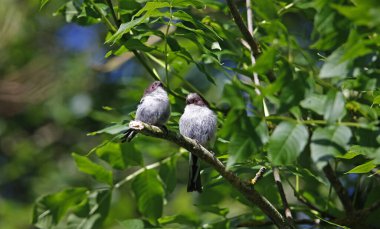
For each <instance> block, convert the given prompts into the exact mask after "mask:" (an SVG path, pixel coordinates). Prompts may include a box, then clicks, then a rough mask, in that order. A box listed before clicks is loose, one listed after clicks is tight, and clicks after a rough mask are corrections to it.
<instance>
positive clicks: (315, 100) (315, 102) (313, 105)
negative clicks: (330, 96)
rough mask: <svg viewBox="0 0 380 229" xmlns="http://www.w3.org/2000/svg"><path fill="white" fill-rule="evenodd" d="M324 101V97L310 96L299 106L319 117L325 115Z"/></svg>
mask: <svg viewBox="0 0 380 229" xmlns="http://www.w3.org/2000/svg"><path fill="white" fill-rule="evenodd" d="M326 99H327V98H326V95H318V94H312V95H310V96H308V97H306V98H305V99H304V100H302V101H301V106H302V107H303V108H305V109H309V110H312V111H314V112H315V113H317V114H319V115H323V114H324V113H325V110H324V107H325V104H326Z"/></svg>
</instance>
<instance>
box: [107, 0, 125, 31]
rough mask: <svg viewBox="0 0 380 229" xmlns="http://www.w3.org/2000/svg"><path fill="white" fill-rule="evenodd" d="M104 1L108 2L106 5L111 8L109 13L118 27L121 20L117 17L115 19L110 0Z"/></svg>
mask: <svg viewBox="0 0 380 229" xmlns="http://www.w3.org/2000/svg"><path fill="white" fill-rule="evenodd" d="M106 1H107V4H108V7H109V8H110V10H111V14H112V17H113V20H114V21H115V24H116V25H117V27H120V24H121V22H120V20H119V19H117V16H116V13H115V10H114V9H113V5H112V1H111V0H106Z"/></svg>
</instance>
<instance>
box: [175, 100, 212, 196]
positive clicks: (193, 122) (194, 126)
mask: <svg viewBox="0 0 380 229" xmlns="http://www.w3.org/2000/svg"><path fill="white" fill-rule="evenodd" d="M216 126H217V117H216V115H215V113H214V112H213V111H212V110H211V109H210V108H209V107H208V104H207V102H206V101H205V100H204V99H203V98H202V97H201V96H199V95H198V94H196V93H191V94H189V95H188V96H187V97H186V107H185V111H184V113H183V114H182V116H181V118H180V120H179V131H180V133H181V134H182V135H183V136H186V137H189V138H191V139H194V140H195V141H197V142H198V143H199V144H201V145H202V146H204V147H206V146H207V145H208V144H209V143H210V142H211V141H212V140H213V139H214V137H215V133H216V128H217V127H216ZM189 164H190V165H189V179H188V183H187V191H188V192H193V191H197V192H202V182H201V177H200V160H199V158H198V157H197V156H195V155H193V154H192V153H190V160H189Z"/></svg>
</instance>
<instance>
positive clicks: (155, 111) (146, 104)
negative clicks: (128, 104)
mask: <svg viewBox="0 0 380 229" xmlns="http://www.w3.org/2000/svg"><path fill="white" fill-rule="evenodd" d="M169 116H170V103H169V98H168V93H167V92H166V91H165V89H164V87H163V84H162V83H161V82H160V81H155V82H153V83H152V84H151V85H150V86H149V87H148V88H146V89H145V91H144V95H143V97H142V98H141V100H140V104H139V105H138V106H137V111H136V118H135V119H136V120H137V121H141V122H145V123H148V124H151V125H155V126H163V125H164V124H165V123H166V122H167V121H168V119H169ZM136 134H137V132H135V131H133V130H131V129H128V130H127V131H126V132H125V134H124V136H123V138H122V141H123V142H124V141H128V142H130V141H131V140H132V138H133V137H134V136H135V135H136Z"/></svg>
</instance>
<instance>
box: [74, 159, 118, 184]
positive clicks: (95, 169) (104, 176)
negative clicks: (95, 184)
mask: <svg viewBox="0 0 380 229" xmlns="http://www.w3.org/2000/svg"><path fill="white" fill-rule="evenodd" d="M72 156H73V158H74V160H75V163H76V164H77V167H78V169H79V170H80V171H82V172H84V173H87V174H89V175H91V176H92V177H94V178H95V179H96V180H97V181H99V182H104V183H107V184H109V185H112V172H111V171H109V170H107V169H105V168H104V167H102V166H100V165H98V164H96V163H94V162H92V161H91V160H90V159H89V158H88V157H84V156H80V155H78V154H76V153H72Z"/></svg>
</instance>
